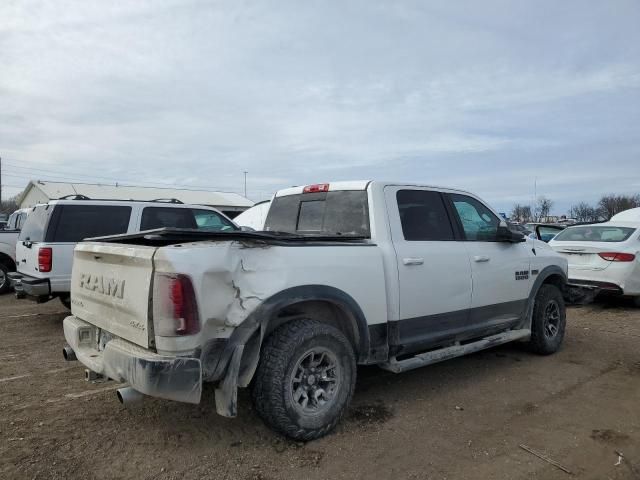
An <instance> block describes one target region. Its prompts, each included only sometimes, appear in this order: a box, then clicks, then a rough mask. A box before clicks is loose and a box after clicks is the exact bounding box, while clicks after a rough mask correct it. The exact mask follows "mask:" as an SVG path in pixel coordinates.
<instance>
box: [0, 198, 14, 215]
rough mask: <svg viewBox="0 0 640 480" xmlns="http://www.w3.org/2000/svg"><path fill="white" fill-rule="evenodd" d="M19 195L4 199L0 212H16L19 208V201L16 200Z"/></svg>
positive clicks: (0, 204) (0, 205)
mask: <svg viewBox="0 0 640 480" xmlns="http://www.w3.org/2000/svg"><path fill="white" fill-rule="evenodd" d="M16 200H17V197H13V198H9V199H7V200H3V201H2V202H1V203H0V213H5V214H7V215H9V214H11V213H13V212H15V211H16V210H17V209H18V202H16Z"/></svg>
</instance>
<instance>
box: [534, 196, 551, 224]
mask: <svg viewBox="0 0 640 480" xmlns="http://www.w3.org/2000/svg"><path fill="white" fill-rule="evenodd" d="M536 207H537V208H536V210H537V214H538V219H539V220H542V219H544V218H545V217H548V216H549V212H550V211H551V208H552V207H553V201H552V200H551V199H549V198H547V197H544V196H543V197H538V203H537V205H536Z"/></svg>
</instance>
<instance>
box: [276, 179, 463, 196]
mask: <svg viewBox="0 0 640 480" xmlns="http://www.w3.org/2000/svg"><path fill="white" fill-rule="evenodd" d="M369 185H371V186H375V187H378V188H384V187H386V186H389V185H396V186H407V187H424V188H434V189H437V190H448V191H451V192H459V193H464V194H467V195H473V194H472V193H471V192H467V191H465V190H460V189H459V188H451V187H443V186H438V185H428V184H424V183H415V182H392V181H383V180H349V181H340V182H327V183H317V184H311V185H299V186H296V187H289V188H284V189H282V190H278V191H277V192H276V194H275V196H276V197H285V196H287V195H299V194H301V193H304V190H305V188H310V187H313V188H318V187H319V188H323V190H318V191H326V192H335V191H339V190H366V189H367V188H368V187H369Z"/></svg>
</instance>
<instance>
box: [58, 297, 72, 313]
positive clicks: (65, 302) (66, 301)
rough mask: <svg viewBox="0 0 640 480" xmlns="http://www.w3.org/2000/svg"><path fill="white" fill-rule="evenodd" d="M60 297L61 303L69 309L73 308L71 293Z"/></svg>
mask: <svg viewBox="0 0 640 480" xmlns="http://www.w3.org/2000/svg"><path fill="white" fill-rule="evenodd" d="M58 298H60V303H61V304H62V305H64V307H65V308H66V309H67V310H71V295H69V296H66V297H58Z"/></svg>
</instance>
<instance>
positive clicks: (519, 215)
mask: <svg viewBox="0 0 640 480" xmlns="http://www.w3.org/2000/svg"><path fill="white" fill-rule="evenodd" d="M510 217H511V219H512V220H514V221H516V222H529V221H531V207H530V206H529V205H520V204H519V203H516V204H515V205H514V206H513V209H512V210H511V215H510Z"/></svg>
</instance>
